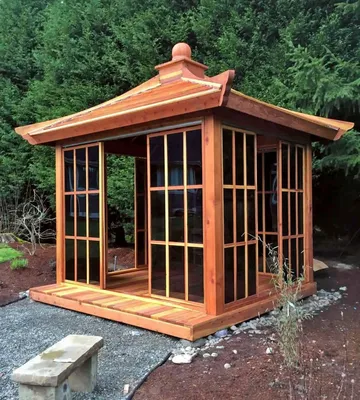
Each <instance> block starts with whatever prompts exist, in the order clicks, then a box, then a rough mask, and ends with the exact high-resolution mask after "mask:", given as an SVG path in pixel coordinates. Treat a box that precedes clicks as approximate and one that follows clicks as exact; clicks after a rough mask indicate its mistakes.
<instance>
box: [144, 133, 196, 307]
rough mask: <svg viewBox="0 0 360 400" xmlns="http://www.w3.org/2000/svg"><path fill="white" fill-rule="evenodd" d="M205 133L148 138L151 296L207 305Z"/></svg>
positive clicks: (156, 135)
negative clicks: (204, 225) (203, 150)
mask: <svg viewBox="0 0 360 400" xmlns="http://www.w3.org/2000/svg"><path fill="white" fill-rule="evenodd" d="M202 185H203V178H202V132H201V129H200V127H199V128H190V129H188V130H184V131H174V132H171V133H170V132H169V133H161V134H155V135H150V136H149V137H148V190H149V229H148V234H149V244H150V249H149V250H150V251H149V260H150V263H149V264H150V282H149V290H150V292H151V294H152V295H159V296H165V297H169V298H173V299H179V300H183V301H192V302H197V303H203V302H204V282H203V186H202Z"/></svg>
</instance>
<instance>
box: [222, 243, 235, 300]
mask: <svg viewBox="0 0 360 400" xmlns="http://www.w3.org/2000/svg"><path fill="white" fill-rule="evenodd" d="M224 264H225V304H227V303H230V302H232V301H234V300H235V297H234V247H230V248H226V249H225V263H224Z"/></svg>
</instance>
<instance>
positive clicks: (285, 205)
mask: <svg viewBox="0 0 360 400" xmlns="http://www.w3.org/2000/svg"><path fill="white" fill-rule="evenodd" d="M282 228H283V235H284V236H288V234H289V200H288V193H282Z"/></svg>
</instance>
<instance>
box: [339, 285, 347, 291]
mask: <svg viewBox="0 0 360 400" xmlns="http://www.w3.org/2000/svg"><path fill="white" fill-rule="evenodd" d="M339 290H341V291H342V292H346V291H347V287H346V286H341V287H340V288H339Z"/></svg>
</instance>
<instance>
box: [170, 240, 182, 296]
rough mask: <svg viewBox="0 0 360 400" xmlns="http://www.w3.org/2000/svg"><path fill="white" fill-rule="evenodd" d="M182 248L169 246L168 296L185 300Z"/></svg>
mask: <svg viewBox="0 0 360 400" xmlns="http://www.w3.org/2000/svg"><path fill="white" fill-rule="evenodd" d="M184 249H185V248H184V247H182V246H169V263H170V264H169V284H170V287H169V296H170V297H175V298H176V299H182V300H185V268H184Z"/></svg>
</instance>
